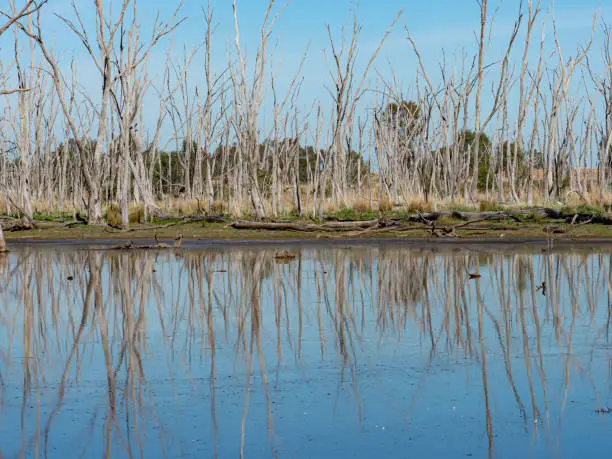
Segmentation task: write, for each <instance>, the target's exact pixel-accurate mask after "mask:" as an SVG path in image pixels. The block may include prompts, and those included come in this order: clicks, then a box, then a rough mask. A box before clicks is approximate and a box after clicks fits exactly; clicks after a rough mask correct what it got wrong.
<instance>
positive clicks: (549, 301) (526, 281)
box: [0, 245, 612, 457]
mask: <svg viewBox="0 0 612 459" xmlns="http://www.w3.org/2000/svg"><path fill="white" fill-rule="evenodd" d="M274 252H275V250H273V249H267V248H256V247H235V248H225V249H222V248H207V249H197V250H195V249H194V250H182V251H159V252H155V251H132V252H117V251H107V250H88V249H75V250H53V249H33V248H24V249H19V250H16V251H14V252H12V253H10V254H8V255H4V256H2V258H0V301H1V306H0V339H1V341H0V344H1V346H0V359H1V360H0V383H1V399H0V402H1V407H0V410H1V413H2V418H1V419H2V421H1V423H0V437H1V438H2V439H3V441H2V446H1V448H2V450H1V451H0V454H1V455H2V457H4V456H5V455H7V454H8V455H9V456H7V457H10V456H11V455H15V454H16V455H18V456H20V457H25V456H28V457H63V455H65V454H66V448H69V451H71V452H75V454H76V453H77V452H78V454H81V455H85V456H87V457H90V456H92V455H93V456H102V457H134V456H139V457H149V456H151V454H155V455H160V454H163V455H168V456H174V455H176V454H183V453H185V454H187V453H189V454H196V452H200V453H203V454H204V455H205V456H207V457H208V456H213V457H217V456H224V454H222V453H221V451H225V452H229V453H231V454H232V455H237V454H239V455H240V456H241V457H243V456H245V455H247V454H248V453H249V451H250V450H251V449H252V450H254V451H257V453H255V454H256V455H257V454H264V455H266V456H279V455H283V454H284V453H289V454H291V455H299V454H300V453H301V452H302V453H303V450H302V446H301V443H300V442H303V441H304V435H307V434H306V433H304V432H306V431H308V430H309V428H310V427H309V425H307V424H306V422H308V423H310V425H313V424H317V423H319V422H321V423H322V424H326V425H334V422H337V423H340V424H342V425H347V426H348V427H345V428H344V432H346V433H347V435H348V433H350V434H351V435H353V436H359V435H361V436H362V438H363V440H361V441H362V442H365V443H366V444H369V445H371V446H372V447H374V448H376V447H377V445H380V442H381V441H382V440H381V439H379V438H377V439H374V438H373V437H372V434H371V432H372V429H374V430H376V429H379V428H384V426H383V427H381V426H378V425H375V426H374V427H373V426H372V425H371V424H372V423H371V422H370V421H369V416H372V417H376V416H378V415H380V413H383V414H385V413H387V414H388V418H389V419H390V420H391V421H390V422H391V425H394V426H395V427H396V434H395V435H396V436H395V437H394V441H395V442H396V443H398V444H402V443H405V444H406V447H405V448H408V449H402V450H400V451H408V450H409V448H410V444H413V445H414V444H415V443H414V442H413V440H412V436H414V435H417V434H418V435H421V436H424V438H428V437H427V435H431V434H434V435H435V431H436V429H442V428H443V425H446V424H445V423H446V422H447V421H445V420H435V419H432V418H431V416H429V417H428V415H427V414H426V412H425V413H424V411H423V406H429V405H431V406H432V407H433V408H432V409H433V410H434V411H436V410H437V411H436V412H440V404H448V403H454V402H456V401H457V400H459V401H460V402H462V403H463V404H464V407H467V408H465V409H466V410H467V411H470V410H472V411H473V409H474V406H475V407H477V409H478V410H482V411H478V413H477V414H475V415H472V419H471V421H470V422H472V423H475V424H476V425H477V426H479V431H475V432H473V436H474V438H475V440H474V441H473V443H472V444H473V446H472V447H473V448H475V449H478V448H482V451H483V452H484V451H487V452H488V454H489V455H490V456H494V455H495V453H496V451H498V449H497V448H498V446H497V443H499V442H500V441H501V442H504V441H512V438H520V439H522V441H524V442H525V444H526V445H528V444H529V443H530V442H538V441H539V440H544V441H545V444H547V445H548V448H553V449H554V448H559V445H560V444H561V443H562V437H563V435H564V428H563V420H564V415H565V413H566V409H567V407H568V404H572V403H574V401H572V400H570V398H569V397H570V394H571V392H572V387H573V386H572V384H577V383H576V381H586V384H587V387H589V388H590V389H589V390H590V393H589V394H584V393H583V394H582V396H583V400H592V401H593V404H592V406H587V407H582V409H583V411H584V410H586V411H587V413H589V415H590V414H592V413H594V412H595V409H597V408H605V407H607V405H606V403H608V402H609V390H610V389H609V382H610V371H609V368H610V363H609V362H610V355H609V345H610V344H609V342H608V340H609V332H610V330H609V327H610V314H611V309H610V308H611V306H610V305H611V304H612V302H611V301H610V300H611V298H610V281H611V280H612V265H611V255H610V254H609V253H606V252H604V251H601V252H598V253H590V252H589V251H585V252H584V253H581V252H577V251H573V252H563V251H557V252H552V251H542V252H540V251H539V250H538V249H531V251H530V250H523V251H521V252H517V251H515V252H510V251H506V252H498V251H486V250H479V251H468V250H450V249H445V250H443V251H434V250H426V249H423V250H417V249H414V248H407V247H401V246H393V245H381V246H363V247H351V248H343V247H333V248H332V247H323V248H315V247H307V246H305V247H302V248H301V249H299V250H298V251H297V253H298V256H297V258H296V259H295V260H294V261H293V262H291V263H279V262H278V261H277V260H275V258H274ZM474 271H479V272H480V274H481V275H482V277H481V278H477V279H470V278H469V275H468V273H470V272H474ZM602 365H603V366H604V367H605V368H608V370H606V371H603V372H602V371H598V372H597V374H595V373H594V368H602ZM474 371H477V373H474ZM442 372H446V373H449V374H448V375H447V376H444V375H443V374H442ZM462 374H465V375H466V376H467V377H468V378H469V379H468V380H467V381H466V380H465V377H464V376H462ZM559 374H560V375H561V376H560V377H559ZM602 375H603V376H605V378H607V380H606V381H603V380H602V379H601V378H602ZM330 385H331V386H335V388H336V389H335V391H333V393H332V391H331V390H330V389H329V388H330V387H331V386H330ZM449 387H453V388H456V392H453V391H450V392H449V391H448V389H449ZM581 387H582V386H581ZM440 388H446V389H445V390H442V391H441V390H440ZM289 392H290V393H289ZM304 394H305V395H304ZM347 396H348V397H347ZM302 397H303V398H304V400H310V402H308V401H306V402H301V401H299V400H298V399H301V398H302ZM462 397H464V398H463V399H462ZM292 398H293V400H292ZM313 400H314V402H313ZM308 403H310V404H311V405H310V406H313V407H314V410H315V411H316V412H317V413H319V414H320V413H326V417H328V418H330V419H334V418H335V419H336V421H329V420H323V419H322V418H321V419H319V418H315V419H309V420H308V421H304V420H303V418H304V416H303V415H302V413H300V412H297V411H294V410H300V409H302V408H303V406H304V404H306V405H308ZM313 403H314V405H313ZM471 405H474V406H471ZM444 409H447V407H445V408H444ZM453 409H454V408H453ZM427 410H429V408H427ZM347 413H352V415H351V416H352V418H350V419H349V417H348V416H347ZM305 414H307V413H304V415H305ZM466 416H467V415H466ZM466 419H467V418H464V420H465V422H468V420H469V419H468V420H466ZM515 419H520V420H521V421H520V422H521V425H522V429H521V430H522V432H523V433H522V434H520V435H519V436H518V437H516V435H517V434H516V433H513V435H514V437H511V438H510V437H508V439H507V438H506V431H507V425H509V424H508V422H509V420H510V422H511V423H513V422H514V420H515ZM578 422H580V421H578ZM585 422H591V423H597V422H599V423H601V422H605V419H604V420H603V421H602V420H601V419H598V418H596V417H595V418H594V417H593V416H590V417H587V420H586V421H585ZM351 425H352V426H354V428H353V427H351ZM512 425H514V424H512ZM454 428H455V427H454ZM456 428H459V427H456ZM225 430H227V431H228V434H227V435H225V434H224V432H225ZM315 430H316V429H315ZM415 432H416V434H415ZM419 432H420V433H419ZM313 435H314V434H313ZM337 435H338V436H337V437H336V438H335V444H336V445H337V447H338V448H341V449H340V451H349V450H350V448H351V447H352V445H348V444H346V442H345V440H346V439H348V438H350V437H349V436H347V437H342V435H343V434H342V433H338V434H337ZM418 435H417V436H418ZM7 438H11V439H12V440H10V441H9V440H6V441H5V439H7ZM237 438H239V441H237ZM263 438H265V443H266V444H267V447H266V449H267V451H265V452H264V451H261V450H259V449H257V448H261V445H262V441H261V440H262V439H263ZM296 438H299V439H300V441H299V442H298V441H297V440H296ZM483 438H486V439H488V440H486V441H484V442H483V440H482V439H483ZM309 440H310V441H315V442H318V443H319V445H320V447H321V448H322V450H323V451H325V450H326V447H327V446H329V445H326V443H325V441H329V439H327V440H325V439H322V438H320V437H319V438H315V437H314V436H313V437H309ZM409 440H410V441H409ZM351 441H352V440H351ZM410 442H413V443H410ZM417 443H418V442H417ZM361 444H363V443H361Z"/></svg>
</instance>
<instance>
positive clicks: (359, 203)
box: [353, 199, 372, 214]
mask: <svg viewBox="0 0 612 459" xmlns="http://www.w3.org/2000/svg"><path fill="white" fill-rule="evenodd" d="M353 210H354V211H355V213H356V214H365V213H367V212H372V206H370V202H369V201H366V200H365V199H358V200H356V201H354V202H353Z"/></svg>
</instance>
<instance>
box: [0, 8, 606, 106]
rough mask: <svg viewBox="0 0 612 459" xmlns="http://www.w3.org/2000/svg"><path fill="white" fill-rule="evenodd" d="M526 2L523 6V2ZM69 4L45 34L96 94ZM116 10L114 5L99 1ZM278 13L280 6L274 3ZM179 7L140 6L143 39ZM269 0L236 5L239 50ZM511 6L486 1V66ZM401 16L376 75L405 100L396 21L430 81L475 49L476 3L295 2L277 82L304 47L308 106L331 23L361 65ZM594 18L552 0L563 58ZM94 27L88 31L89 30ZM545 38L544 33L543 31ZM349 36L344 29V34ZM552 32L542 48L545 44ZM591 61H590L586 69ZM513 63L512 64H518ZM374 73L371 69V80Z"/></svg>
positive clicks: (281, 37)
mask: <svg viewBox="0 0 612 459" xmlns="http://www.w3.org/2000/svg"><path fill="white" fill-rule="evenodd" d="M526 1H527V0H525V2H526ZM76 2H77V5H78V6H79V8H80V9H81V10H82V14H83V17H84V19H85V21H86V22H87V23H88V24H89V25H93V24H92V23H91V22H90V21H91V19H92V18H93V0H76ZM211 2H212V6H213V7H214V9H215V19H216V22H217V23H218V28H217V31H216V35H215V38H214V43H215V47H214V56H213V61H214V63H215V65H216V66H217V68H218V69H219V70H221V69H222V68H223V67H224V66H225V65H226V64H227V56H226V50H227V49H228V48H231V47H232V46H233V45H232V40H233V37H234V28H233V17H232V1H231V0H211ZM543 3H544V8H545V14H543V15H542V17H541V19H542V20H543V19H545V17H546V16H545V15H546V14H550V13H552V11H553V9H552V5H553V2H551V1H549V0H544V2H543ZM70 4H71V1H70V0H50V2H49V4H48V5H47V7H45V9H44V11H43V22H44V28H45V33H46V37H47V38H48V39H53V41H54V45H53V46H54V49H55V50H56V52H57V54H58V55H59V56H60V58H61V59H62V60H63V63H64V64H67V63H68V62H69V61H70V59H71V58H72V57H73V56H74V59H75V62H76V64H77V67H78V69H79V71H78V75H79V79H80V81H81V83H82V84H83V85H84V86H85V88H86V89H87V90H91V91H95V90H96V89H97V81H98V80H97V78H96V77H97V75H96V73H95V69H94V68H93V65H91V63H90V60H89V58H88V56H87V55H86V53H85V51H84V49H83V47H82V46H81V44H80V43H79V41H78V39H76V38H75V36H74V34H73V33H72V32H71V31H69V30H68V29H67V27H66V26H65V25H64V24H62V23H61V21H60V20H59V19H57V18H56V17H55V16H54V14H55V13H57V14H62V15H65V16H67V17H69V18H74V13H73V12H72V10H71V5H70ZM106 4H107V5H108V4H114V5H115V8H117V7H118V6H119V4H120V1H119V0H114V1H113V2H112V3H111V2H106ZM205 4H206V0H185V1H184V5H183V8H182V10H181V13H180V15H181V16H185V17H186V18H187V20H186V22H185V23H184V24H182V25H181V26H180V27H179V29H177V31H176V32H175V33H174V35H173V36H172V37H171V38H169V39H167V40H166V41H164V42H163V43H161V44H160V45H159V46H158V47H157V48H156V50H155V52H154V53H153V54H152V57H151V63H150V74H152V75H154V74H158V73H161V71H162V69H163V66H164V62H165V58H166V55H167V54H166V53H167V49H168V47H169V46H170V44H171V43H172V44H173V46H174V50H175V51H174V55H175V56H180V55H181V53H182V52H183V49H184V48H186V49H191V48H193V47H195V46H197V45H198V44H200V43H201V41H202V39H203V21H202V11H201V10H202V7H203V6H205ZM276 4H277V7H280V6H282V5H283V4H284V2H283V1H281V0H277V2H276ZM176 5H177V2H176V1H174V0H138V11H139V13H138V14H139V16H140V21H141V22H142V24H143V34H144V35H145V36H146V33H147V31H149V30H150V28H151V25H152V23H153V20H154V18H155V14H156V13H157V12H158V11H159V12H160V14H161V16H162V17H166V16H168V14H169V13H170V12H171V11H173V10H174V8H175V7H176ZM266 5H267V0H239V2H238V9H239V21H240V26H241V38H242V43H243V46H244V47H245V48H246V51H247V53H249V52H251V53H252V52H254V51H255V47H256V43H257V40H258V32H259V27H260V25H261V21H262V18H263V13H264V11H265V8H266ZM518 6H519V1H518V0H505V1H503V2H500V1H498V0H490V10H491V15H495V27H494V34H493V36H492V42H491V47H490V49H489V51H488V54H487V57H486V60H487V62H494V61H496V60H499V58H500V56H501V53H502V50H503V49H504V46H505V45H506V43H507V40H508V38H509V35H510V32H511V29H512V24H513V21H514V18H515V17H516V12H517V9H518ZM402 8H403V10H404V12H403V16H402V19H401V20H400V22H399V23H398V24H397V25H396V27H395V29H394V30H393V33H392V34H391V36H390V37H389V39H388V42H387V43H386V45H385V47H384V48H383V51H382V53H381V54H380V56H379V58H378V60H377V62H376V66H375V67H376V71H377V72H379V74H380V75H382V76H383V77H386V78H389V77H390V76H391V74H392V72H391V68H392V69H393V73H394V74H395V75H396V77H397V79H398V81H399V83H400V85H401V86H402V88H403V90H404V91H405V92H406V93H407V94H408V96H409V95H410V90H411V88H410V84H412V83H413V82H414V77H415V72H416V60H415V57H414V54H413V53H412V50H411V48H410V46H409V43H408V42H407V40H406V38H405V37H406V33H405V29H404V25H406V26H407V27H408V28H409V29H410V30H411V33H412V34H413V36H414V37H415V39H416V41H417V43H418V45H419V47H420V49H421V52H422V54H423V58H424V60H425V64H426V66H427V68H428V69H429V71H430V72H431V74H432V75H433V79H434V80H437V78H438V76H437V75H438V71H437V70H438V62H439V60H440V58H441V57H442V54H443V52H444V54H445V56H446V58H447V61H452V60H453V59H454V57H453V56H456V55H457V54H456V53H459V52H460V51H461V50H462V49H466V50H467V51H468V52H470V53H474V52H475V35H474V33H475V31H476V30H477V28H478V21H479V10H478V5H477V2H476V0H428V1H421V0H361V1H360V2H357V1H355V0H293V1H291V2H290V3H289V5H288V6H287V7H286V9H285V10H284V11H283V12H282V13H281V15H280V17H279V19H278V22H277V24H276V26H275V28H274V33H273V38H272V40H273V42H274V48H275V50H274V62H275V63H276V65H277V68H278V74H277V79H278V86H279V87H280V88H281V91H282V87H283V84H287V83H288V81H289V80H290V79H291V77H292V76H293V74H294V72H295V70H296V69H297V67H298V64H299V62H300V60H301V58H302V56H303V54H304V51H305V50H306V48H307V47H308V46H310V48H309V53H308V56H307V60H306V65H305V67H304V71H303V76H304V85H303V89H302V92H301V98H302V102H303V104H304V106H307V105H309V104H311V103H312V101H313V100H324V99H326V91H325V85H327V84H330V82H331V80H330V77H329V74H328V67H327V62H326V59H325V56H324V53H323V49H325V48H326V47H328V38H327V31H326V26H327V24H330V25H331V27H332V30H333V31H334V33H335V35H336V36H339V33H340V28H341V26H342V25H343V24H344V25H345V26H347V29H350V25H351V20H352V18H351V14H352V12H354V11H357V18H358V21H359V22H360V23H361V25H362V26H363V30H362V35H361V39H360V50H361V51H360V63H361V64H362V65H363V64H364V63H365V61H367V59H368V57H369V55H370V54H371V53H372V51H373V50H374V49H375V48H376V46H377V44H378V42H379V40H380V38H381V37H382V35H383V34H384V32H385V30H386V28H387V27H388V25H389V24H390V22H391V21H392V20H393V18H394V17H395V15H396V13H397V12H398V10H400V9H402ZM596 12H599V14H600V17H601V18H602V19H604V20H607V21H608V22H612V5H611V4H609V3H608V2H605V1H602V0H556V1H555V2H554V14H555V17H556V19H557V23H558V28H559V35H560V40H561V44H562V46H563V47H564V52H565V55H566V56H567V57H569V56H570V55H571V53H573V52H574V51H575V50H576V47H577V46H578V45H580V44H581V43H584V42H585V41H586V40H587V39H588V38H589V35H590V28H591V25H592V20H593V14H594V13H596ZM91 30H92V31H93V28H92V29H91ZM547 31H548V34H549V35H551V33H552V31H551V28H550V26H549V25H548V26H547ZM347 33H348V30H347ZM535 40H536V42H534V44H533V49H534V51H535V52H537V49H538V45H539V44H538V43H537V40H539V32H536V37H535ZM552 43H553V42H552V36H551V37H550V39H549V44H551V45H552ZM518 45H519V47H518V48H517V52H516V53H515V54H516V57H517V58H518V57H519V56H520V53H521V52H522V49H521V48H522V41H519V42H518ZM600 45H601V43H596V44H595V46H596V48H595V50H594V54H593V56H594V57H598V56H599V55H600V53H601V51H600V49H601V46H600ZM11 47H12V34H5V36H4V37H2V39H0V48H1V49H0V56H2V55H5V53H6V52H7V50H9V52H10V50H11ZM198 59H199V58H197V59H196V60H195V63H194V67H193V69H192V75H193V77H194V78H201V71H200V70H201V64H200V62H201V60H198ZM598 60H599V59H595V60H594V65H595V66H597V65H601V64H598V62H597V61H598ZM517 64H518V62H517ZM371 76H372V77H374V76H375V74H374V73H372V74H371Z"/></svg>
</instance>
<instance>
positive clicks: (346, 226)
mask: <svg viewBox="0 0 612 459" xmlns="http://www.w3.org/2000/svg"><path fill="white" fill-rule="evenodd" d="M380 224H381V221H380V220H369V221H363V222H329V223H323V224H322V225H313V224H307V223H269V222H248V221H237V222H234V223H232V224H231V225H230V227H232V228H235V229H249V230H266V231H304V232H316V231H328V232H334V231H355V230H358V229H369V228H376V227H378V226H379V225H380Z"/></svg>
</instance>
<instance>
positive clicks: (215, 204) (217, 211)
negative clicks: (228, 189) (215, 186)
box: [210, 199, 225, 214]
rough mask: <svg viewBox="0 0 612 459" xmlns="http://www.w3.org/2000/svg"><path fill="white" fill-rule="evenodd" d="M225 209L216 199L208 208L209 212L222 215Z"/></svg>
mask: <svg viewBox="0 0 612 459" xmlns="http://www.w3.org/2000/svg"><path fill="white" fill-rule="evenodd" d="M224 209H225V206H224V205H223V203H222V202H221V201H219V200H218V199H217V200H215V201H213V203H212V206H211V207H210V211H211V212H212V213H215V214H222V213H223V211H224Z"/></svg>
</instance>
